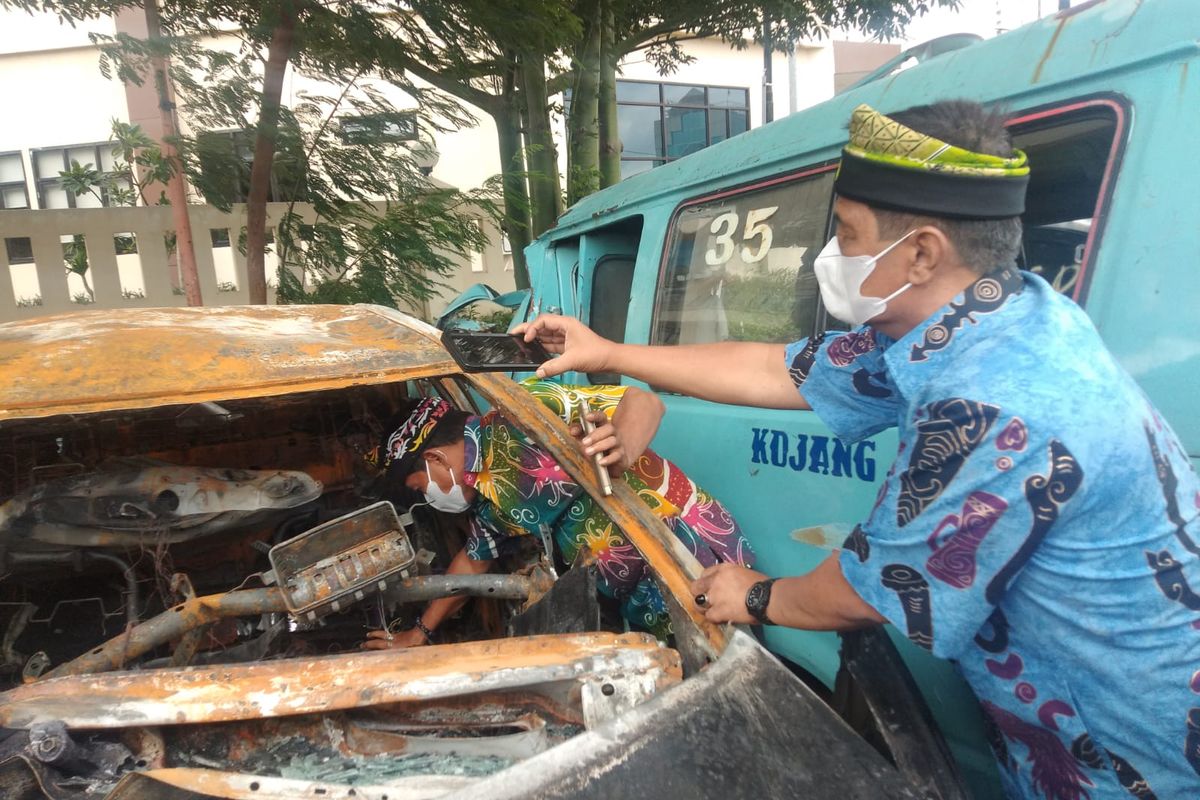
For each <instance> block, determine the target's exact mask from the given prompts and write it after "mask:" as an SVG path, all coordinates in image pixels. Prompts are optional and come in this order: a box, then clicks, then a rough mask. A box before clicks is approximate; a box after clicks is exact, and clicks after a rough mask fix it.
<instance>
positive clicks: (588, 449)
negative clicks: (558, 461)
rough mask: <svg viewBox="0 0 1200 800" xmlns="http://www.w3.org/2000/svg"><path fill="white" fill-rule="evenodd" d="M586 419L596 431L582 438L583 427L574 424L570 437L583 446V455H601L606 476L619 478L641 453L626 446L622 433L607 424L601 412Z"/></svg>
mask: <svg viewBox="0 0 1200 800" xmlns="http://www.w3.org/2000/svg"><path fill="white" fill-rule="evenodd" d="M587 418H588V419H590V420H591V421H592V424H594V425H595V426H596V429H595V430H594V431H592V432H591V433H589V434H588V435H587V436H584V435H583V426H582V425H580V424H579V423H574V424H572V425H571V435H572V436H574V437H575V438H576V439H578V440H579V443H580V444H581V445H583V452H584V454H585V455H587V456H589V457H590V456H591V455H593V454H594V453H601V454H602V455H601V456H600V463H601V464H602V465H603V466H605V467H607V468H608V474H609V475H611V476H612V477H614V478H619V477H621V473H623V472H624V471H625V470H627V469H629V466H630V465H631V464H632V463H633V462H634V461H636V460H637V459H638V457H639V456H641V451H638V452H637V453H636V454H634V453H633V452H632V450H633V448H631V447H629V446H628V445H626V443H625V437H624V436H623V435H622V432H621V431H620V430H618V429H617V427H616V426H615V425H614V424H613V423H611V422H609V420H608V417H607V416H606V415H605V413H604V412H603V411H591V412H588V415H587ZM643 449H645V448H644V447H643Z"/></svg>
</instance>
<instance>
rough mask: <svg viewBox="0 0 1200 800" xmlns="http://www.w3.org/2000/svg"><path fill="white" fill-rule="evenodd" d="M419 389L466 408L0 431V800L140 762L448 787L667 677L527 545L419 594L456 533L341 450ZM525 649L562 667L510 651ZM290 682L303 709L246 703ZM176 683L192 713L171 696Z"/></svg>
mask: <svg viewBox="0 0 1200 800" xmlns="http://www.w3.org/2000/svg"><path fill="white" fill-rule="evenodd" d="M431 394H438V395H440V396H442V397H443V398H445V399H447V400H449V401H450V402H451V403H452V404H453V405H455V406H457V407H459V408H464V409H467V410H472V411H475V412H478V411H479V410H480V401H479V400H478V397H479V395H478V394H476V393H473V392H472V391H471V390H470V388H469V386H468V384H466V383H465V382H464V381H463V380H462V379H461V378H459V377H448V378H442V379H429V380H419V381H408V382H404V383H392V384H383V385H362V386H352V387H349V388H345V389H340V390H335V391H321V392H312V393H308V394H288V395H282V396H277V397H265V398H254V399H243V400H231V401H228V402H221V403H213V402H205V403H198V404H195V405H188V406H178V405H176V406H157V407H150V408H146V409H144V410H129V411H120V412H102V413H97V414H90V415H81V416H58V417H48V418H41V419H27V420H14V421H11V422H5V423H2V424H0V453H4V454H7V458H6V459H5V460H4V461H3V462H0V487H2V488H0V491H3V493H4V496H5V497H7V498H8V501H7V502H6V503H5V504H4V505H3V506H0V632H2V637H3V638H2V641H0V682H2V683H3V686H2V689H3V690H8V691H7V692H6V695H5V696H4V698H3V700H4V701H6V702H3V701H0V709H5V708H7V710H0V725H3V726H5V729H4V730H3V731H2V732H0V733H2V734H3V738H2V739H0V763H7V764H9V765H10V766H9V767H7V768H5V767H0V784H3V783H5V782H6V781H13V780H17V777H15V776H16V775H18V773H19V775H20V776H22V779H24V780H26V781H27V783H28V785H29V787H33V786H34V784H36V785H37V787H38V788H37V791H35V790H34V789H33V788H30V789H29V793H28V794H20V793H18V794H16V795H14V796H16V797H25V796H28V797H42V796H49V797H75V796H79V797H84V796H86V797H92V796H97V797H103V796H106V795H105V793H106V792H107V791H109V790H111V788H112V787H113V786H115V785H117V783H118V782H119V781H120V780H121V778H122V777H123V776H126V775H127V774H128V773H132V772H137V771H139V770H145V769H151V768H161V767H173V768H181V769H203V768H212V769H222V770H227V771H231V772H237V773H251V774H255V775H261V776H266V777H268V778H279V779H281V780H283V779H299V778H302V779H305V780H310V781H311V780H328V781H333V782H337V783H359V784H364V783H365V784H378V783H384V784H387V785H396V782H397V781H402V780H404V779H413V780H415V779H418V778H421V777H422V776H425V777H428V776H430V775H436V776H439V777H438V778H437V779H438V780H440V781H442V782H443V783H444V782H445V781H450V783H453V782H454V779H455V778H454V777H453V776H457V779H460V780H461V781H469V780H472V779H474V778H477V777H478V776H482V775H488V774H491V773H493V772H496V771H498V770H500V769H503V768H505V767H507V766H510V765H511V764H513V763H515V762H517V761H520V760H521V759H524V758H527V757H529V756H531V755H533V754H535V753H538V752H541V751H543V750H545V749H547V748H549V747H550V746H551V745H553V744H554V743H556V742H560V741H565V740H567V739H569V738H571V737H572V736H574V735H576V734H578V733H579V732H580V731H583V730H585V729H586V728H587V727H588V726H589V725H591V724H592V723H593V722H594V721H595V720H600V719H604V718H607V717H610V716H612V715H613V714H616V713H617V712H618V711H619V710H620V709H622V708H628V707H630V706H632V705H635V704H636V703H638V702H640V701H641V700H642V699H645V698H646V697H647V696H649V695H652V694H653V693H654V692H656V691H657V690H659V689H661V688H665V686H668V685H670V684H672V683H677V682H678V681H679V680H681V678H682V670H681V666H680V660H679V657H678V654H677V653H676V652H675V651H674V650H673V649H671V648H670V647H664V646H663V645H661V644H660V643H658V642H657V641H656V640H654V638H653V637H652V636H650V635H649V634H641V633H637V632H629V631H627V630H626V628H625V626H624V623H622V622H621V621H620V619H619V617H616V616H613V615H611V614H607V613H604V610H603V609H602V607H601V603H600V602H599V599H598V596H597V592H596V578H595V572H594V567H593V566H592V565H591V563H590V561H589V559H588V558H587V555H586V553H585V554H583V555H582V556H581V558H580V559H578V560H577V563H575V564H563V563H561V561H558V562H557V563H556V555H555V554H554V553H547V552H545V551H544V550H543V543H542V542H540V541H534V540H535V539H536V538H537V537H525V538H528V539H529V540H530V541H529V542H528V543H527V545H528V546H527V547H524V548H522V549H520V550H519V551H518V552H516V553H512V554H509V555H506V556H505V557H504V558H502V559H501V560H500V562H499V563H498V564H497V566H496V567H495V568H494V569H493V571H492V572H491V573H488V574H484V575H478V576H475V575H467V576H449V575H444V574H443V573H444V571H445V569H446V567H447V565H448V564H449V563H450V560H451V558H452V557H453V556H454V554H455V553H456V552H457V551H458V550H459V549H460V548H461V547H462V545H463V542H464V539H465V520H464V519H463V518H462V515H447V514H443V513H441V512H438V511H435V510H432V509H430V508H429V507H428V506H426V505H423V504H421V503H419V502H418V501H420V500H423V498H421V497H420V496H419V495H417V494H416V493H413V492H411V491H410V490H406V489H404V488H403V487H402V486H399V487H398V486H389V485H383V484H382V483H381V481H380V480H379V478H378V476H377V475H376V474H375V473H374V472H373V471H372V470H371V469H370V468H369V467H368V466H367V465H366V463H365V462H364V461H363V460H362V459H361V458H360V455H359V453H358V452H356V446H357V445H359V444H361V443H362V442H363V441H364V440H370V439H371V438H372V437H374V438H375V439H376V440H377V439H378V436H379V435H380V434H382V433H383V430H384V425H385V421H386V420H388V418H389V417H390V416H391V415H393V414H394V413H395V412H396V411H397V410H398V408H399V406H400V404H401V402H402V401H403V400H405V399H407V398H412V397H416V396H428V395H431ZM455 594H467V595H470V596H472V597H473V598H474V599H473V600H472V601H471V602H470V603H468V604H467V605H466V606H465V607H464V609H463V610H462V611H461V612H460V613H459V614H458V615H457V616H456V617H454V618H452V619H450V620H448V621H447V622H446V623H444V624H443V625H442V626H441V627H440V628H439V630H438V642H437V644H438V645H449V647H423V648H416V649H415V650H414V651H408V652H404V651H388V652H387V653H368V652H364V651H363V650H362V649H361V645H362V643H363V641H364V638H365V636H366V633H367V632H368V631H369V630H373V629H379V628H385V627H386V628H388V629H390V630H400V629H404V628H408V627H411V626H412V623H413V620H414V619H415V618H416V616H417V615H418V614H419V613H420V612H421V610H422V609H423V607H424V605H425V603H427V602H428V601H429V600H431V599H434V598H437V597H443V596H448V595H455ZM547 633H554V634H562V635H564V637H565V638H563V640H562V643H561V646H559V645H553V646H551V645H542V646H541V647H542V649H541V650H538V651H537V652H533V650H536V648H530V647H529V646H527V645H524V644H521V642H523V641H528V640H522V639H520V638H514V637H526V636H534V635H538V634H547ZM509 644H511V645H512V649H511V652H510V651H509V650H505V647H506V646H507V645H509ZM547 647H548V648H549V649H548V650H547V649H546V648H547ZM450 648H458V649H457V650H453V651H451V650H450ZM417 651H423V652H417ZM435 655H436V656H437V657H436V658H435V657H434V656H435ZM330 656H334V657H340V660H337V661H336V662H335V661H333V660H331V659H330V658H329V657H330ZM460 657H461V659H462V660H463V663H464V664H466V665H467V666H462V665H458V666H456V665H455V663H454V659H456V658H460ZM297 664H301V665H306V666H304V668H303V669H302V670H301V671H300V672H294V673H289V672H288V670H289V669H291V670H299V669H300V667H296V666H294V665H297ZM401 667H403V669H402V668H401ZM501 667H504V668H506V669H505V670H504V675H503V676H502V677H500V678H495V677H492V678H487V672H488V670H497V669H500V668H501ZM472 670H474V672H472ZM289 674H291V675H293V679H294V680H295V682H296V683H297V684H306V687H305V688H306V691H310V692H311V694H310V695H308V696H307V697H308V698H309V699H304V698H301V699H298V700H295V703H296V704H295V705H293V706H290V707H289V709H288V712H287V713H286V714H283V713H277V712H278V709H275V708H273V707H269V706H271V703H276V702H279V701H278V698H276V700H272V701H269V702H268V701H265V700H261V701H260V700H255V699H253V698H257V697H259V695H261V693H262V692H263V686H264V683H263V681H267V682H268V683H269V682H271V681H275V682H276V683H275V684H273V685H278V682H279V681H284V680H285V679H284V678H281V677H280V676H281V675H283V676H286V675H289ZM347 675H350V678H349V680H350V681H352V682H353V683H355V684H356V685H355V692H356V694H355V695H354V696H351V697H348V698H347V699H342V700H338V699H337V698H339V697H341V694H339V692H341V693H343V694H344V690H345V689H346V687H345V686H344V685H343V684H344V683H345V681H346V680H347V678H346V676H347ZM480 676H483V677H480ZM581 676H582V677H581ZM485 678H486V679H485ZM197 680H202V681H203V682H204V683H205V685H206V687H207V688H206V689H205V691H206V692H208V693H209V694H207V695H206V696H205V702H204V703H199V702H197V704H196V705H195V707H194V708H193V707H189V706H188V705H187V703H181V701H180V700H179V697H180V696H181V695H180V691H181V690H180V688H179V687H180V686H181V685H183V684H188V682H189V681H197ZM420 680H425V681H426V683H423V684H420V686H418V685H417V684H418V683H420ZM285 688H286V687H285ZM321 691H325V692H326V693H325V695H323V696H321V697H320V698H318V697H317V695H318V694H320V692H321ZM256 692H258V694H256ZM293 694H294V692H292V693H289V694H288V697H289V698H290V697H292V695H293ZM168 695H170V697H171V698H172V699H171V700H170V702H168V701H167V700H166V699H165V698H166V697H167V696H168ZM331 697H332V698H334V699H333V700H330V698H331ZM248 698H250V699H248ZM286 702H292V700H290V699H289V700H287V701H286ZM255 703H257V705H254V704H255ZM134 707H136V709H135V708H134ZM181 709H182V710H181ZM181 715H182V716H181ZM64 720H66V722H64ZM181 722H183V723H195V724H177V723H181ZM14 756H16V757H17V758H14ZM381 756H387V757H386V758H381ZM14 764H15V765H16V766H12V765H14ZM6 769H9V770H16V772H11V773H6V771H5V770H6ZM31 775H32V776H33V777H32V778H30V776H31ZM46 787H54V788H53V789H52V790H51V789H47V788H46ZM39 791H40V792H42V793H44V794H39V793H38V792H39ZM72 792H80V793H81V794H73V793H72Z"/></svg>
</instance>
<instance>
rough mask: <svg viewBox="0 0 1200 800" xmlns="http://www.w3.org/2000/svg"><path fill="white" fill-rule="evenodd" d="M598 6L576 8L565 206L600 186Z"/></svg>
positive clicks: (596, 0) (594, 1) (594, 3)
mask: <svg viewBox="0 0 1200 800" xmlns="http://www.w3.org/2000/svg"><path fill="white" fill-rule="evenodd" d="M600 5H601V0H592V2H590V3H586V4H583V5H582V6H581V8H580V13H581V15H585V16H584V26H583V38H582V40H581V41H580V43H579V45H578V48H577V49H576V52H575V57H574V59H573V61H574V64H573V69H574V72H575V85H574V87H573V89H572V92H571V109H570V113H569V114H568V116H567V205H573V204H574V203H575V202H576V201H577V200H579V198H581V197H586V196H587V195H589V194H591V193H592V192H594V191H596V190H597V189H599V188H600V132H599V130H598V126H599V121H598V119H597V113H598V110H599V106H598V100H599V98H598V95H597V92H598V90H599V87H600V80H599V79H600V30H601V26H600Z"/></svg>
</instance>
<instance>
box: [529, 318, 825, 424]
mask: <svg viewBox="0 0 1200 800" xmlns="http://www.w3.org/2000/svg"><path fill="white" fill-rule="evenodd" d="M513 333H515V334H520V335H522V336H524V337H525V340H526V341H532V340H534V339H537V340H538V341H540V342H541V343H542V345H543V346H544V347H545V348H546V349H547V350H548V351H549V352H551V353H558V354H560V355H559V356H558V358H552V359H550V361H547V362H546V363H545V364H543V365H542V366H541V367H539V368H538V376H539V377H551V376H554V375H559V374H561V373H563V372H571V371H577V372H618V373H620V374H622V375H628V376H630V377H631V378H636V379H637V380H640V381H645V382H646V383H649V384H651V385H652V386H654V387H655V388H656V389H661V390H663V391H668V392H676V393H678V394H686V395H690V396H692V397H698V398H700V399H701V400H710V401H712V402H714V403H728V404H731V405H741V406H758V407H760V408H796V409H807V408H809V405H808V403H806V402H805V401H804V398H803V397H801V395H800V393H799V392H798V391H797V390H796V386H795V384H794V383H793V382H792V379H791V377H790V376H789V375H788V371H787V366H786V364H785V363H784V351H785V347H784V345H782V344H763V343H758V342H720V343H716V344H693V345H678V346H666V347H662V346H650V345H629V344H617V343H616V342H612V341H609V340H608V339H605V338H603V337H601V336H598V335H597V334H595V333H593V332H592V331H591V330H590V329H589V328H588V327H587V326H586V325H584V324H583V323H582V322H580V321H579V320H577V319H574V318H572V317H563V316H558V315H554V314H543V315H541V316H539V317H538V318H537V319H535V320H533V321H532V322H526V323H524V324H522V325H519V326H517V327H516V328H515V329H513Z"/></svg>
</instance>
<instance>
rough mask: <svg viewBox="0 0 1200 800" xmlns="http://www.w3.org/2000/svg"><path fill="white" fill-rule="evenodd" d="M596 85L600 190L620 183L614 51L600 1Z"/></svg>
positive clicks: (609, 18)
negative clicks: (597, 83) (598, 54)
mask: <svg viewBox="0 0 1200 800" xmlns="http://www.w3.org/2000/svg"><path fill="white" fill-rule="evenodd" d="M600 3H601V8H602V12H601V34H600V86H599V90H598V95H599V96H598V98H597V101H598V103H597V112H598V113H597V116H598V117H599V134H600V141H599V148H598V149H599V155H600V188H602V189H603V188H604V187H606V186H612V185H613V184H616V183H620V181H621V130H620V128H619V127H618V125H617V62H618V61H620V60H621V54H620V53H618V52H617V46H616V30H615V29H614V22H613V10H612V0H600Z"/></svg>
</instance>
